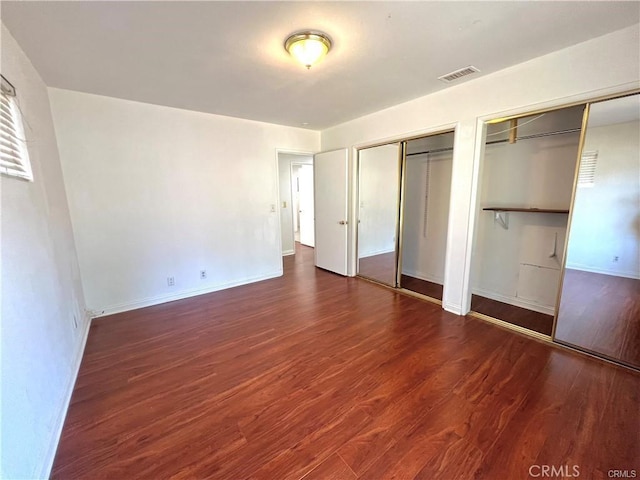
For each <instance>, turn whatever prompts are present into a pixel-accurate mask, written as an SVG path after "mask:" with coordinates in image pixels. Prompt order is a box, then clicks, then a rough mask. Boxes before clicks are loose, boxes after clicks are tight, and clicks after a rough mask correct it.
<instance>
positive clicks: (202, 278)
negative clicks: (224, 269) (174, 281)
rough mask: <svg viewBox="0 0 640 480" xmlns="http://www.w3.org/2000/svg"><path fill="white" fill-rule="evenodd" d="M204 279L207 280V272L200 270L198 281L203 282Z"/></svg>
mask: <svg viewBox="0 0 640 480" xmlns="http://www.w3.org/2000/svg"><path fill="white" fill-rule="evenodd" d="M205 278H207V271H206V270H200V280H204V279H205Z"/></svg>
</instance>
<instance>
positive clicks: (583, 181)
mask: <svg viewBox="0 0 640 480" xmlns="http://www.w3.org/2000/svg"><path fill="white" fill-rule="evenodd" d="M597 163H598V151H597V150H595V151H592V152H583V153H582V158H581V159H580V169H579V170H578V186H579V187H593V185H594V183H595V178H596V164H597Z"/></svg>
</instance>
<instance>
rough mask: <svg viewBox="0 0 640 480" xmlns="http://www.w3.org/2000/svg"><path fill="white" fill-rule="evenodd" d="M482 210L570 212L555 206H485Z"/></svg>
mask: <svg viewBox="0 0 640 480" xmlns="http://www.w3.org/2000/svg"><path fill="white" fill-rule="evenodd" d="M482 210H487V211H491V212H524V213H569V210H559V209H555V208H521V207H485V208H483V209H482Z"/></svg>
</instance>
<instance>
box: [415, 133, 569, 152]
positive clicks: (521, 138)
mask: <svg viewBox="0 0 640 480" xmlns="http://www.w3.org/2000/svg"><path fill="white" fill-rule="evenodd" d="M581 130H582V128H570V129H568V130H558V131H557V132H546V133H534V134H532V135H522V136H521V137H516V140H530V139H532V138H540V137H551V136H553V135H564V134H567V133H576V132H579V131H581ZM508 141H509V139H508V138H505V139H503V140H492V141H490V142H486V144H485V145H495V144H498V143H507V142H508ZM451 151H453V147H446V148H434V149H433V150H425V151H424V152H414V153H407V157H411V156H412V155H425V154H427V153H440V152H451Z"/></svg>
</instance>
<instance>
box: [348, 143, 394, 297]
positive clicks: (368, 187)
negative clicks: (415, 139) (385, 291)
mask: <svg viewBox="0 0 640 480" xmlns="http://www.w3.org/2000/svg"><path fill="white" fill-rule="evenodd" d="M401 163H402V156H401V144H400V143H392V144H388V145H380V146H377V147H372V148H365V149H362V150H360V151H359V154H358V205H359V210H358V275H360V276H362V277H365V278H368V279H370V280H374V281H376V282H379V283H383V284H385V285H389V286H392V287H395V286H396V284H397V279H396V277H397V275H396V272H397V270H396V268H397V263H398V242H397V238H398V228H399V222H398V212H399V209H400V168H401Z"/></svg>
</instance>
